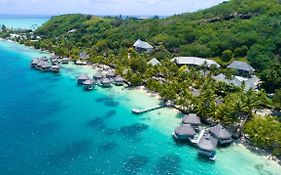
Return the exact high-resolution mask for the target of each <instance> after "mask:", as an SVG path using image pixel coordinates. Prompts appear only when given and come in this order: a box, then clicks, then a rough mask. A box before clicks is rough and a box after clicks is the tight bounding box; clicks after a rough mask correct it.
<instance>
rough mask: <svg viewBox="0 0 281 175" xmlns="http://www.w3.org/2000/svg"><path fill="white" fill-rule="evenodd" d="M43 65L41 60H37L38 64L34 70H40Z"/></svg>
mask: <svg viewBox="0 0 281 175" xmlns="http://www.w3.org/2000/svg"><path fill="white" fill-rule="evenodd" d="M43 64H44V62H43V61H41V60H39V61H38V63H37V64H36V65H35V68H36V69H37V70H41V69H42V67H41V66H42V65H43Z"/></svg>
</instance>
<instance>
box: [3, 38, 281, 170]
mask: <svg viewBox="0 0 281 175" xmlns="http://www.w3.org/2000/svg"><path fill="white" fill-rule="evenodd" d="M39 54H40V53H38V52H35V51H34V50H31V49H29V48H26V47H23V46H21V45H18V44H15V43H11V42H6V41H0V61H1V64H0V80H1V83H0V170H1V173H0V174H3V175H15V174H16V175H30V174H35V175H36V174H48V175H61V174H70V175H79V174H81V175H90V174H91V175H92V174H121V175H122V174H202V175H215V174H222V175H228V174H229V175H236V174H242V175H243V174H245V175H246V174H247V175H255V174H276V175H277V174H280V172H281V168H280V166H277V165H275V164H273V163H272V162H270V161H267V160H266V159H265V158H263V157H261V156H257V155H255V154H253V153H251V152H249V151H247V150H246V149H244V148H243V147H241V146H232V147H230V148H226V149H221V150H218V159H217V161H216V162H215V163H211V162H208V161H205V160H201V159H198V157H197V152H196V149H194V148H193V147H191V146H188V145H182V144H177V143H175V142H174V140H173V139H172V138H171V133H172V131H173V129H174V127H176V126H177V125H178V124H179V121H180V117H181V115H180V114H178V113H177V112H175V111H174V110H171V109H163V110H159V111H154V112H151V113H147V114H145V115H142V116H135V115H133V114H132V113H131V108H133V107H144V106H149V105H156V104H157V103H158V102H159V101H158V100H157V99H155V98H151V97H149V96H147V95H145V94H143V93H142V92H139V91H133V90H130V91H129V90H122V88H116V87H115V88H112V89H101V88H97V89H96V90H94V91H92V92H85V91H83V89H82V88H81V87H79V86H77V85H76V81H75V77H76V76H77V75H78V74H79V72H80V70H77V69H73V67H71V66H68V67H66V68H64V69H63V71H62V72H63V73H61V74H60V75H54V74H51V73H40V72H37V71H34V70H32V69H30V65H29V63H30V59H31V58H33V57H36V56H38V55H39Z"/></svg>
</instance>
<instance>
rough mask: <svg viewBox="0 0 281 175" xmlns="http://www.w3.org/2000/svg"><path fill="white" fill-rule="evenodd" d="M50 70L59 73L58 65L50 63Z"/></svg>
mask: <svg viewBox="0 0 281 175" xmlns="http://www.w3.org/2000/svg"><path fill="white" fill-rule="evenodd" d="M50 70H51V71H52V72H53V73H59V72H60V66H59V65H52V66H51V68H50Z"/></svg>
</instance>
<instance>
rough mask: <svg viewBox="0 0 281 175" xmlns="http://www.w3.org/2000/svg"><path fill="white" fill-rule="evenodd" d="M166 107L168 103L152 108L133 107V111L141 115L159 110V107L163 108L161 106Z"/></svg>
mask: <svg viewBox="0 0 281 175" xmlns="http://www.w3.org/2000/svg"><path fill="white" fill-rule="evenodd" d="M164 107H167V105H166V104H163V105H160V106H156V107H152V108H146V109H132V112H133V113H134V114H137V115H140V114H143V113H147V112H150V111H154V110H157V109H161V108H164Z"/></svg>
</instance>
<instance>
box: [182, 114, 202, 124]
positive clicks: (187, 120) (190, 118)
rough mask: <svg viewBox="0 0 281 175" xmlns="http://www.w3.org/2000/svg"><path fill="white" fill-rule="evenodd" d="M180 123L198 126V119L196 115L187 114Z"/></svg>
mask: <svg viewBox="0 0 281 175" xmlns="http://www.w3.org/2000/svg"><path fill="white" fill-rule="evenodd" d="M182 123H184V124H191V125H200V124H201V121H200V118H199V117H198V116H197V115H196V114H188V115H185V116H184V117H183V118H182Z"/></svg>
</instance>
